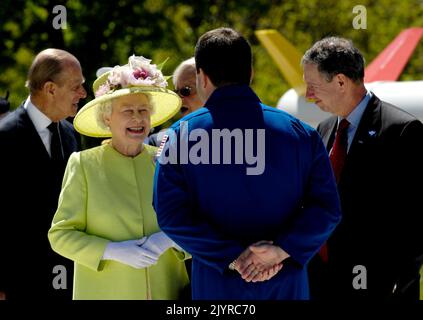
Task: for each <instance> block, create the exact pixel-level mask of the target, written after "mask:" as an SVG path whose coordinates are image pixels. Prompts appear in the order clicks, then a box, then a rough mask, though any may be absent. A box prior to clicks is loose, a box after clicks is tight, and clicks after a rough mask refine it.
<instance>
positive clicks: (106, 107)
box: [96, 92, 156, 130]
mask: <svg viewBox="0 0 423 320" xmlns="http://www.w3.org/2000/svg"><path fill="white" fill-rule="evenodd" d="M142 94H143V95H145V96H146V97H147V99H148V104H149V106H150V116H152V115H153V114H154V112H155V111H156V107H155V105H154V103H153V99H152V97H151V94H149V93H146V92H143V93H142ZM118 98H119V97H118ZM118 98H114V99H109V100H107V101H104V102H103V103H100V104H99V105H98V107H97V109H96V121H97V124H98V126H99V127H100V128H101V129H103V130H109V129H110V128H109V126H108V125H107V124H106V123H105V122H104V116H105V115H109V116H110V115H111V114H112V110H113V101H114V100H115V99H118Z"/></svg>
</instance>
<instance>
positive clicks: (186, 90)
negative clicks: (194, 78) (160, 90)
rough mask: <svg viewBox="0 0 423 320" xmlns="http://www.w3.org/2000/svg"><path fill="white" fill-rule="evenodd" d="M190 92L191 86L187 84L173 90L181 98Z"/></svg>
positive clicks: (187, 95)
mask: <svg viewBox="0 0 423 320" xmlns="http://www.w3.org/2000/svg"><path fill="white" fill-rule="evenodd" d="M191 92H192V88H191V87H188V86H185V87H182V88H180V89H176V90H175V93H176V94H178V95H179V96H180V97H181V98H182V97H189V96H190V95H191Z"/></svg>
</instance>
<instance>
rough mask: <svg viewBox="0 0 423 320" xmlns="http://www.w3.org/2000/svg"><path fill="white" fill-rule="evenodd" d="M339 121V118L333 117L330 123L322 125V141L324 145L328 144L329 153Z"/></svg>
mask: <svg viewBox="0 0 423 320" xmlns="http://www.w3.org/2000/svg"><path fill="white" fill-rule="evenodd" d="M337 123H338V118H337V117H332V118H330V119H329V120H328V123H327V124H326V125H325V126H324V127H322V130H321V137H322V141H323V143H324V145H325V146H326V150H327V152H328V153H329V151H330V148H332V145H333V140H334V138H335V131H336V126H337Z"/></svg>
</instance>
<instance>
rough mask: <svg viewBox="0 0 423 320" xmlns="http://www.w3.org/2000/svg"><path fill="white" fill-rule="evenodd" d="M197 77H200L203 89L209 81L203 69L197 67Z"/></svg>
mask: <svg viewBox="0 0 423 320" xmlns="http://www.w3.org/2000/svg"><path fill="white" fill-rule="evenodd" d="M197 77H199V79H200V85H201V87H202V88H203V89H205V88H206V87H207V85H208V83H209V82H210V79H209V77H208V76H207V75H206V74H205V73H204V71H203V69H201V68H200V69H198V73H197Z"/></svg>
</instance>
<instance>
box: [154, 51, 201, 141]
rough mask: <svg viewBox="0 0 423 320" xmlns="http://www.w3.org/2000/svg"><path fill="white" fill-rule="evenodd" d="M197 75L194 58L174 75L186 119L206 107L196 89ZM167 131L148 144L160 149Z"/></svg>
mask: <svg viewBox="0 0 423 320" xmlns="http://www.w3.org/2000/svg"><path fill="white" fill-rule="evenodd" d="M196 73H197V72H196V69H195V59H194V57H192V58H189V59H187V60H185V61H182V62H181V63H180V64H179V66H177V67H176V69H175V71H174V73H173V85H174V87H175V92H176V93H177V94H178V95H179V96H180V97H181V99H182V106H181V117H185V116H186V115H187V114H190V113H191V112H194V111H196V110H198V109H199V108H201V107H202V106H203V105H204V103H203V102H202V101H201V100H200V98H199V97H198V95H197V90H196V88H195V81H196V80H195V79H196ZM165 131H166V130H162V131H160V132H158V133H154V134H152V135H150V136H149V137H148V144H150V145H153V146H157V147H158V146H159V145H160V142H161V141H162V136H163V135H164V133H165Z"/></svg>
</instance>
